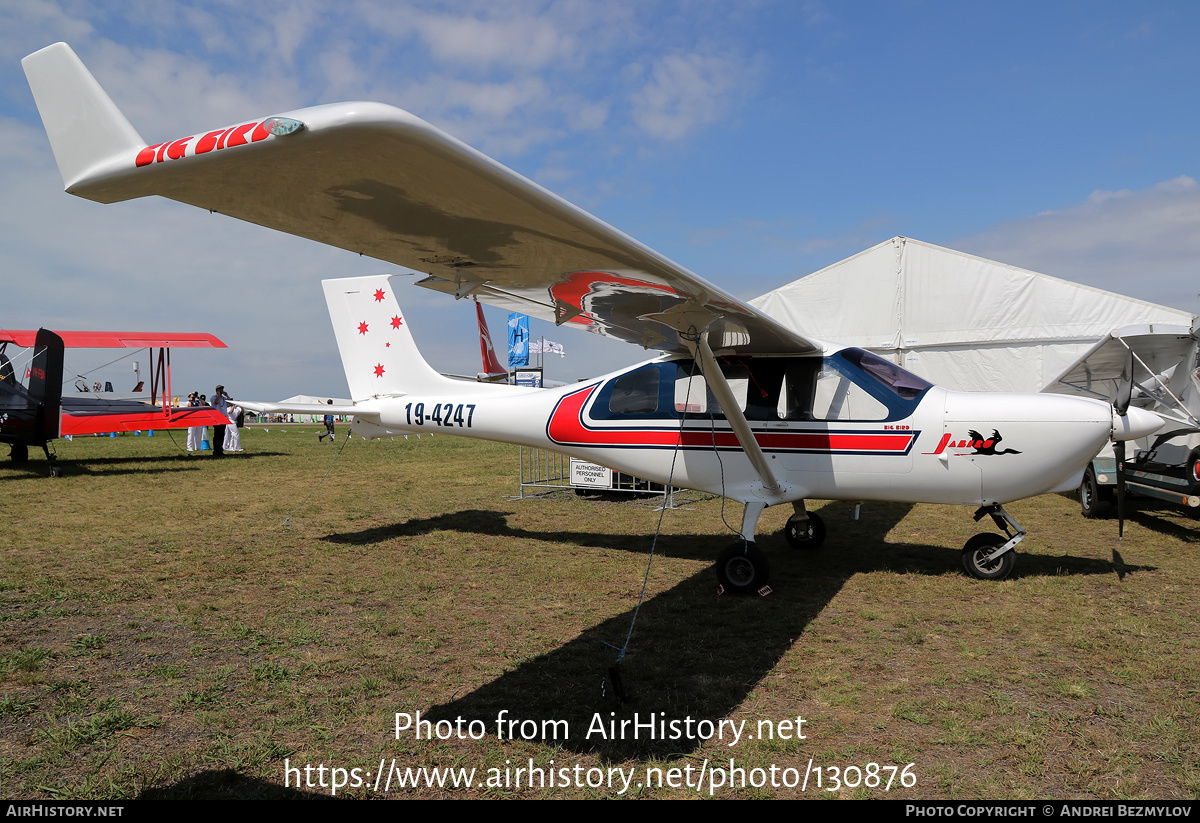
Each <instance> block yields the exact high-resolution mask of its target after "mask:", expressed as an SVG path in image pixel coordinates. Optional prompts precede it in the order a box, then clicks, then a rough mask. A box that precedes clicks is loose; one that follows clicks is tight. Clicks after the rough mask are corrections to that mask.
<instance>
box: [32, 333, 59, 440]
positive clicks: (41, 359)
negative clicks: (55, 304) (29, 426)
mask: <svg viewBox="0 0 1200 823" xmlns="http://www.w3.org/2000/svg"><path fill="white" fill-rule="evenodd" d="M62 382H63V341H62V338H61V337H59V336H58V335H57V334H55V333H54V332H52V331H50V330H48V329H38V333H37V338H36V342H35V343H34V344H33V360H32V362H30V364H29V395H30V397H31V398H32V399H33V402H34V403H35V404H36V406H35V412H34V415H35V416H34V426H33V428H34V431H33V435H34V442H45V441H46V440H53V439H55V438H56V437H58V434H59V425H60V423H61V422H62Z"/></svg>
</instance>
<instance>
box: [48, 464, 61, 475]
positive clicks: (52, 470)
mask: <svg viewBox="0 0 1200 823" xmlns="http://www.w3.org/2000/svg"><path fill="white" fill-rule="evenodd" d="M50 476H51V477H62V466H51V467H50Z"/></svg>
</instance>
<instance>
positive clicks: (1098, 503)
mask: <svg viewBox="0 0 1200 823" xmlns="http://www.w3.org/2000/svg"><path fill="white" fill-rule="evenodd" d="M1079 507H1080V509H1081V510H1082V511H1083V516H1084V517H1087V518H1089V519H1094V518H1099V517H1104V516H1105V515H1107V514H1108V510H1109V509H1110V508H1111V507H1112V490H1111V489H1109V488H1108V487H1106V486H1101V485H1100V483H1099V482H1098V481H1097V480H1096V472H1095V470H1094V469H1092V467H1091V466H1088V468H1087V471H1085V472H1084V473H1083V482H1082V483H1081V484H1080V485H1079Z"/></svg>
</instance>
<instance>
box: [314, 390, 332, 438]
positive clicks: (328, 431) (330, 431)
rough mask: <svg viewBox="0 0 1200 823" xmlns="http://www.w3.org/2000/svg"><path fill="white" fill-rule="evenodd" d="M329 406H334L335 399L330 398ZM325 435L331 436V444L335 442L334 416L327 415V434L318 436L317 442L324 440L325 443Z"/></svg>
mask: <svg viewBox="0 0 1200 823" xmlns="http://www.w3.org/2000/svg"><path fill="white" fill-rule="evenodd" d="M329 405H330V406H332V405H333V399H332V398H330V400H329ZM325 435H329V442H330V443H332V442H333V441H334V439H335V438H334V435H333V415H332V414H327V415H325V432H324V433H323V434H318V435H317V440H322V441H323V440H324V439H325Z"/></svg>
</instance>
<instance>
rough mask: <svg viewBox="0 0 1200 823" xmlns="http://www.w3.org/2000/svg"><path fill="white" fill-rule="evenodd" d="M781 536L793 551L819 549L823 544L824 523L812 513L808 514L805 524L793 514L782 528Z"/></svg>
mask: <svg viewBox="0 0 1200 823" xmlns="http://www.w3.org/2000/svg"><path fill="white" fill-rule="evenodd" d="M783 536H784V537H785V538H786V539H787V542H788V545H789V546H791V547H792V548H793V549H819V548H821V546H822V545H823V544H824V543H825V521H824V520H822V519H821V518H820V517H819V516H818V515H816V514H814V513H813V512H809V513H808V521H807V522H806V521H804V520H800V519H798V518H797V517H796V515H794V514H793V515H792V516H791V517H789V518H788V521H787V525H786V526H784V527H783Z"/></svg>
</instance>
